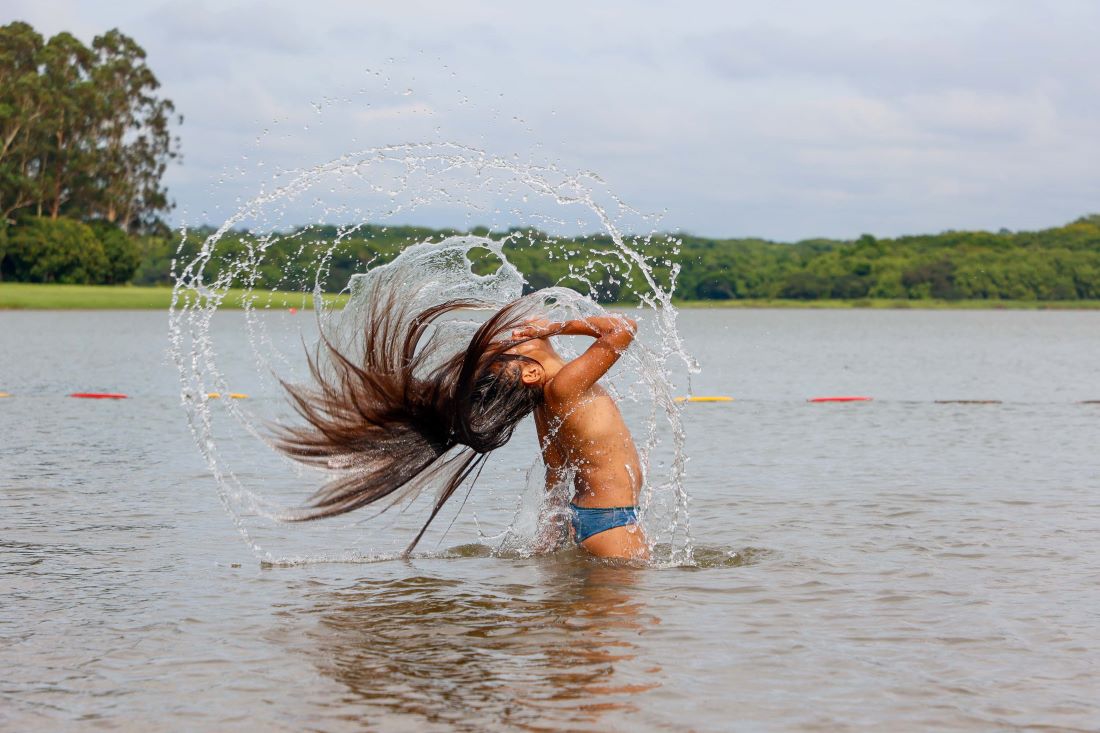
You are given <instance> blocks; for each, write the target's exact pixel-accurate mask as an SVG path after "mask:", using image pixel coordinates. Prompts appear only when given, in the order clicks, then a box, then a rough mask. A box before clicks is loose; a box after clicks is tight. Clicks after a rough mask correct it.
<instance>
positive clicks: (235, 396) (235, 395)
mask: <svg viewBox="0 0 1100 733" xmlns="http://www.w3.org/2000/svg"><path fill="white" fill-rule="evenodd" d="M229 396H230V397H232V398H233V399H235V400H247V399H248V395H246V394H243V393H241V392H230V393H229Z"/></svg>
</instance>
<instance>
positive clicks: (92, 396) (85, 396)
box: [69, 392, 127, 400]
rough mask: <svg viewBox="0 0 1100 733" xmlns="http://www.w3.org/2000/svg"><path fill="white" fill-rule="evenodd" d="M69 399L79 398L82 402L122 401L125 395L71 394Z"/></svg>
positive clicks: (105, 393)
mask: <svg viewBox="0 0 1100 733" xmlns="http://www.w3.org/2000/svg"><path fill="white" fill-rule="evenodd" d="M69 396H70V397H79V398H80V399H82V400H124V399H126V397H127V396H126V395H124V394H119V393H117V392H73V393H72V394H71V395H69Z"/></svg>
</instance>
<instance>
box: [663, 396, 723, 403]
mask: <svg viewBox="0 0 1100 733" xmlns="http://www.w3.org/2000/svg"><path fill="white" fill-rule="evenodd" d="M676 401H677V402H733V398H732V397H725V396H721V395H719V396H712V397H701V396H700V397H677V398H676Z"/></svg>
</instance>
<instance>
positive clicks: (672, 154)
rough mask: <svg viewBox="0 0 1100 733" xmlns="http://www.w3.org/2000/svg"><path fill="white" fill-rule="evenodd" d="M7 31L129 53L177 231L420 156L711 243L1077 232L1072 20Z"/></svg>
mask: <svg viewBox="0 0 1100 733" xmlns="http://www.w3.org/2000/svg"><path fill="white" fill-rule="evenodd" d="M12 20H23V21H26V22H29V23H30V24H31V25H33V26H34V27H35V28H36V29H37V30H38V31H39V32H41V33H43V34H45V35H47V36H49V35H52V34H54V33H57V32H60V31H69V32H71V33H73V34H74V35H76V36H77V37H79V38H81V39H82V40H84V41H86V42H90V40H91V39H92V37H93V36H95V35H96V34H98V33H102V32H103V31H106V30H108V29H110V28H112V27H118V28H119V29H121V30H122V31H123V32H124V33H126V34H127V35H130V36H131V37H133V38H134V39H135V40H136V41H137V42H138V43H139V44H140V45H142V46H143V47H144V48H145V50H146V51H147V53H148V63H149V66H150V67H151V68H152V70H153V71H154V72H155V73H156V75H157V76H158V78H159V79H160V81H161V83H162V89H161V94H162V95H163V96H164V97H167V98H168V99H171V100H172V101H173V102H174V104H175V106H176V108H177V110H178V111H179V112H180V113H181V114H182V115H183V117H184V121H183V123H182V124H181V125H179V126H178V128H177V132H178V135H179V137H180V141H181V146H180V147H181V152H182V161H181V162H180V163H179V164H174V165H173V166H172V167H171V168H170V170H169V172H168V173H167V175H166V178H165V183H166V185H167V186H168V189H169V192H170V194H171V196H172V198H173V199H174V200H175V201H176V204H177V207H176V209H175V210H174V211H173V213H172V215H171V220H172V221H173V223H175V224H177V225H178V224H188V225H196V224H203V223H209V224H215V225H216V224H219V223H221V222H222V221H223V220H225V219H226V218H227V217H228V216H229V215H230V214H232V213H233V212H234V211H235V210H236V209H237V208H238V206H239V205H240V202H241V201H243V200H247V199H249V198H251V197H252V196H254V195H255V194H256V193H257V191H258V190H259V189H260V186H261V185H262V184H263V182H264V181H265V177H270V175H271V171H274V170H280V169H298V168H307V167H310V166H313V165H317V164H320V163H323V162H325V161H327V160H331V159H333V158H335V157H337V156H340V155H341V154H344V153H348V152H351V151H355V150H359V149H362V148H364V147H371V146H379V145H390V144H399V143H408V142H422V141H451V142H456V143H461V144H464V145H472V146H476V147H478V148H480V149H483V150H486V151H487V152H489V153H491V154H494V155H500V156H503V157H509V158H512V159H516V160H521V161H536V162H546V161H550V162H553V163H555V164H556V165H558V166H560V167H562V168H564V169H566V170H574V171H580V170H587V171H593V172H595V173H597V174H598V175H599V176H600V177H601V178H602V179H603V180H604V181H605V182H606V185H607V187H608V189H609V190H611V191H613V192H614V194H615V195H616V196H617V197H619V198H621V199H622V200H624V201H625V202H627V203H629V204H630V205H631V206H632V207H634V208H635V209H638V210H640V211H643V212H651V213H656V214H660V215H661V219H660V228H662V229H665V230H680V231H685V232H690V233H694V234H699V235H704V236H712V237H734V236H760V237H766V238H770V239H777V240H783V241H793V240H797V239H802V238H808V237H816V236H827V237H838V238H854V237H857V236H859V235H861V234H863V233H870V234H874V235H876V236H880V237H881V236H895V235H899V234H906V233H910V234H913V233H926V232H938V231H943V230H947V229H993V230H996V229H1000V228H1002V227H1006V228H1009V229H1012V230H1018V229H1037V228H1042V227H1046V226H1054V225H1058V224H1062V223H1065V222H1068V221H1071V220H1073V219H1076V218H1077V217H1079V216H1082V215H1084V214H1087V213H1093V212H1100V174H1098V171H1100V134H1098V133H1100V44H1098V43H1096V38H1097V37H1098V35H1100V3H1098V2H1095V0H1057V1H1056V0H1047V1H1046V2H1037V1H1030V2H1024V1H1017V0H965V1H960V0H952V1H951V2H940V1H939V0H920V1H919V2H908V1H907V0H893V1H892V2H889V3H885V2H881V0H875V1H864V0H858V1H857V0H831V2H828V3H822V2H820V1H819V0H807V1H804V2H790V1H784V0H773V1H772V2H769V3H761V2H740V1H734V0H726V1H724V2H692V1H690V0H686V1H684V2H678V3H669V2H660V1H657V0H653V1H650V0H606V1H604V2H600V1H598V0H587V1H586V2H572V1H560V2H555V3H538V4H536V3H517V2H514V0H513V1H511V2H504V1H501V2H496V1H493V2H490V1H479V0H468V1H466V2H461V3H444V2H426V1H424V0H402V1H401V2H389V1H379V2H353V1H351V0H347V1H344V2H335V1H326V0H312V1H310V2H251V1H244V0H242V1H234V0H221V1H219V2H206V1H204V0H187V1H186V2H184V1H182V0H143V1H142V2H101V1H98V0H80V1H79V2H78V1H72V2H65V1H61V0H6V2H5V3H4V5H3V8H2V9H0V21H3V22H5V23H6V22H10V21H12ZM540 205H543V206H547V207H552V206H553V205H554V204H553V203H551V202H544V203H543V204H540ZM292 214H293V212H292ZM308 215H309V214H308V213H307V212H306V210H305V209H304V208H303V209H302V216H303V217H306V216H308ZM404 223H415V224H424V225H429V226H459V225H462V224H463V223H464V222H463V221H462V220H460V219H457V218H456V214H455V212H452V211H448V210H447V209H446V208H439V207H425V208H424V209H422V210H420V211H412V212H410V213H407V214H405V215H404ZM466 223H468V220H467V222H466ZM486 223H488V222H486ZM493 223H495V224H506V223H507V222H499V221H498V222H493Z"/></svg>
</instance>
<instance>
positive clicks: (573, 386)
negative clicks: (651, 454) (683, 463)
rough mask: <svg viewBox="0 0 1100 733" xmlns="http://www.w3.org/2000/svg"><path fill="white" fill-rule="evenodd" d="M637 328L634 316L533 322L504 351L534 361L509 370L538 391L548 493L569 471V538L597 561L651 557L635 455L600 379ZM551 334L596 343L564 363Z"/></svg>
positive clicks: (517, 332)
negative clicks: (643, 527)
mask: <svg viewBox="0 0 1100 733" xmlns="http://www.w3.org/2000/svg"><path fill="white" fill-rule="evenodd" d="M636 330H637V324H636V323H635V322H634V321H633V320H632V319H629V318H625V317H621V316H606V317H590V318H585V319H583V320H573V321H566V322H564V323H551V322H550V321H546V320H541V319H538V320H532V321H529V322H527V323H526V324H525V325H523V326H521V327H520V328H517V329H515V330H514V331H512V337H513V338H514V339H517V340H519V343H518V344H517V345H516V346H514V347H512V348H511V349H509V350H508V351H506V352H505V354H517V355H521V356H524V357H527V358H528V359H530V360H531V361H530V362H523V363H520V364H518V365H517V366H516V367H514V368H517V369H519V370H520V378H521V380H522V381H523V383H524V384H526V385H528V386H530V387H532V388H537V389H540V390H542V394H543V398H542V402H541V403H540V404H539V405H538V407H536V408H535V427H536V429H537V430H538V436H539V443H540V444H541V445H542V458H543V462H544V463H545V464H546V484H547V489H548V490H549V489H553V488H554V487H556V486H558V485H559V484H560V483H561V482H562V481H563V480H565V479H566V478H567V477H568V476H569V474H570V473H572V474H573V484H574V487H575V494H574V497H573V501H572V502H571V503H570V509H571V511H572V529H573V539H574V541H575V542H576V543H577V544H579V545H581V546H582V547H584V548H585V549H586V550H588V551H589V552H591V553H592V554H593V555H598V556H600V557H621V558H637V559H643V558H646V557H648V553H649V548H648V546H647V544H646V540H645V535H644V534H643V532H642V531H641V528H640V527H639V526H638V514H637V508H636V506H635V503H636V502H637V499H638V492H639V490H640V488H641V476H642V467H641V463H640V461H639V460H638V451H637V449H636V448H635V447H634V440H633V438H632V437H631V435H630V431H629V430H628V429H627V427H626V423H625V422H623V418H622V415H621V414H620V413H619V408H618V406H617V405H616V404H615V401H614V400H613V399H612V398H611V396H610V395H609V394H607V391H606V390H604V388H603V387H601V386H600V385H599V381H598V380H599V379H600V377H602V376H603V375H604V374H605V373H606V372H607V370H608V369H610V368H611V366H612V365H613V364H614V363H615V362H616V361H618V359H619V356H620V355H621V354H622V352H623V351H625V350H626V348H627V347H628V346H630V342H631V341H633V339H634V333H635V331H636ZM555 335H561V336H592V337H593V338H595V339H596V341H595V342H594V343H593V344H592V345H591V346H589V347H588V350H587V351H585V352H584V353H583V354H581V355H580V356H579V357H577V358H576V359H573V360H572V361H569V362H567V361H565V360H564V359H562V357H561V355H560V354H558V352H557V351H556V350H555V349H554V347H553V345H551V343H550V340H549V337H550V336H555Z"/></svg>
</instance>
